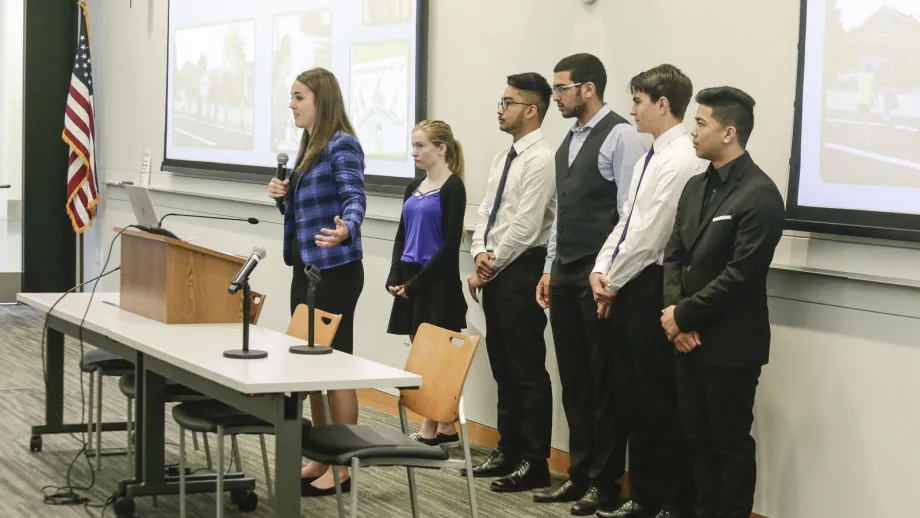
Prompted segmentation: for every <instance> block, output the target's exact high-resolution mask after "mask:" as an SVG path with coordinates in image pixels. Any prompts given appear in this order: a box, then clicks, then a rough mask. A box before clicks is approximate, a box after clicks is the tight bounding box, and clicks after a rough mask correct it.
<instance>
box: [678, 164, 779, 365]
mask: <svg viewBox="0 0 920 518" xmlns="http://www.w3.org/2000/svg"><path fill="white" fill-rule="evenodd" d="M733 167H734V169H733V170H732V173H731V175H730V176H729V178H728V182H727V184H726V185H725V186H724V187H723V188H722V191H721V192H720V193H719V194H717V195H716V197H715V198H714V199H713V200H712V202H711V203H710V205H709V208H708V210H707V211H706V213H705V214H703V215H702V218H701V217H700V216H701V214H700V213H701V211H702V210H703V197H704V196H705V194H706V189H707V181H706V174H705V173H704V174H701V175H697V176H695V177H693V178H691V179H690V181H689V182H687V185H686V187H684V191H683V193H682V194H681V197H680V201H679V202H678V205H677V215H676V218H675V221H674V230H673V232H672V234H671V238H670V240H669V241H668V245H667V247H666V248H665V254H664V255H665V257H664V301H665V306H671V305H676V306H677V308H676V309H675V311H674V315H675V321H676V323H677V326H678V327H679V328H680V330H681V331H685V332H687V331H698V332H699V333H700V339H701V342H702V345H700V346H699V347H698V348H697V349H696V350H694V351H693V352H691V353H688V358H692V359H693V360H695V361H696V362H698V363H699V364H701V365H708V366H718V367H754V366H760V365H764V364H766V363H767V361H768V359H769V356H770V317H769V311H768V309H767V286H766V284H767V272H768V270H769V267H770V263H771V262H772V261H773V252H774V250H775V249H776V245H777V244H778V243H779V240H780V238H781V237H782V232H783V222H784V220H785V213H786V211H785V206H784V204H783V198H782V196H781V195H780V193H779V190H778V189H777V188H776V184H774V183H773V180H771V179H770V177H769V176H767V175H766V174H765V173H764V172H763V171H762V170H761V169H760V168H759V167H757V164H755V163H754V161H753V159H751V156H750V155H749V154H747V153H745V154H744V155H742V156H741V157H739V158H738V160H737V162H736V163H735V164H734V165H733Z"/></svg>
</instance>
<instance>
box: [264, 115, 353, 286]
mask: <svg viewBox="0 0 920 518" xmlns="http://www.w3.org/2000/svg"><path fill="white" fill-rule="evenodd" d="M291 188H292V191H291V193H292V194H290V196H289V197H288V201H289V202H288V203H285V204H284V205H283V207H282V211H283V213H284V262H285V263H286V264H287V265H289V266H293V265H294V258H293V250H294V248H293V246H292V244H293V241H292V240H293V239H297V244H298V248H299V249H300V255H301V258H302V259H303V262H304V264H313V265H314V266H316V267H318V268H319V269H321V270H326V269H329V268H335V267H336V266H342V265H343V264H348V263H350V262H353V261H357V260H360V259H362V258H363V254H362V249H361V222H362V221H363V220H364V212H365V211H366V209H367V198H366V196H365V194H364V151H363V150H362V149H361V144H360V143H359V142H358V140H357V139H356V138H355V137H353V136H351V135H349V134H348V133H345V132H344V131H339V132H337V133H336V134H335V135H334V136H333V137H332V140H331V141H330V142H329V145H328V146H327V147H326V150H325V151H324V152H323V154H322V155H320V157H319V159H318V160H317V162H316V164H315V165H313V167H312V168H311V169H310V170H309V171H307V172H306V173H303V174H301V175H300V176H299V178H298V180H297V185H294V186H291ZM336 216H339V217H341V218H342V220H343V221H344V222H345V226H346V227H348V234H349V238H348V239H346V240H345V241H343V242H342V243H341V244H340V245H339V246H335V247H332V248H320V247H318V246H316V239H315V236H316V235H317V234H319V233H320V229H321V228H329V229H333V228H335V217H336Z"/></svg>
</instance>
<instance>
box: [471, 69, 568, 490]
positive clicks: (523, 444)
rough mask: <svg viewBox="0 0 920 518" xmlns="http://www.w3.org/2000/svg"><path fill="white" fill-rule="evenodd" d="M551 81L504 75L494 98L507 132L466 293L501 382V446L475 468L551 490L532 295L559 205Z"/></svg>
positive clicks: (542, 346)
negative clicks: (479, 313)
mask: <svg viewBox="0 0 920 518" xmlns="http://www.w3.org/2000/svg"><path fill="white" fill-rule="evenodd" d="M551 95H552V94H551V89H550V86H549V83H548V82H547V81H546V79H545V78H543V76H541V75H539V74H536V73H524V74H516V75H512V76H509V77H508V86H507V88H505V92H504V94H503V95H502V98H501V100H500V101H499V103H498V121H499V127H500V128H501V130H502V131H504V132H505V133H508V134H510V135H511V136H512V138H513V141H514V143H513V145H512V146H511V147H510V148H506V149H503V150H502V151H501V152H500V153H499V154H498V155H496V157H495V159H494V160H493V161H492V165H491V167H490V169H489V183H488V186H487V188H486V195H485V198H484V199H483V200H482V204H481V205H480V206H479V211H478V216H479V217H478V221H477V225H476V230H475V232H474V234H473V245H472V249H471V252H472V255H473V257H474V258H475V259H476V273H475V274H473V275H472V276H470V278H469V289H470V294H471V295H472V296H473V299H474V300H477V301H478V293H479V291H480V290H481V291H482V298H483V299H482V307H483V311H484V313H485V317H486V328H487V334H486V349H487V351H488V353H489V362H490V363H491V365H492V375H493V376H494V377H495V382H496V383H497V384H498V431H499V433H500V434H501V440H500V441H499V444H498V449H497V450H496V451H494V452H493V453H492V455H491V456H490V457H489V458H488V459H487V460H486V461H485V462H483V463H482V464H480V465H478V466H476V467H474V468H473V475H474V476H477V477H488V476H493V477H502V478H498V479H496V480H494V481H492V484H491V489H492V491H497V492H515V491H525V490H529V489H535V488H540V487H547V486H549V466H548V464H547V459H548V458H549V452H550V436H551V434H552V415H553V398H552V386H551V384H550V379H549V374H548V373H547V372H546V367H545V360H546V343H545V342H544V340H543V330H544V329H545V328H546V314H545V313H544V312H543V309H541V308H540V306H539V305H537V303H536V302H535V301H534V299H533V295H532V294H533V291H532V290H533V286H534V284H535V283H536V282H538V281H539V280H540V275H541V274H542V273H543V263H544V261H545V260H546V242H547V240H548V239H549V233H550V228H551V226H552V222H553V217H554V213H555V209H556V185H555V178H556V174H555V167H554V162H553V151H552V148H551V147H550V146H549V144H548V143H547V142H546V140H544V139H543V130H542V129H541V125H542V123H543V118H544V117H545V116H546V112H547V111H548V110H549V100H550V96H551Z"/></svg>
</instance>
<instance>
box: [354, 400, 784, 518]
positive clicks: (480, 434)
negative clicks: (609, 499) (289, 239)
mask: <svg viewBox="0 0 920 518" xmlns="http://www.w3.org/2000/svg"><path fill="white" fill-rule="evenodd" d="M398 399H399V398H397V397H396V396H393V395H391V394H388V393H386V392H381V391H379V390H375V389H361V390H358V402H359V403H360V404H362V405H365V406H369V407H371V408H373V409H376V410H379V411H381V412H385V413H387V414H390V415H393V416H396V415H399V409H398V407H397V401H398ZM406 417H407V418H408V419H409V421H411V422H413V423H421V422H422V416H420V415H418V414H416V413H415V412H412V411H407V412H406ZM466 429H467V431H468V432H469V434H470V442H471V443H472V444H475V445H477V446H482V447H483V448H491V449H495V448H497V447H498V438H499V435H498V430H496V429H495V428H492V427H491V426H486V425H484V424H481V423H477V422H475V421H467V422H466ZM569 464H570V459H569V453H568V452H565V451H562V450H558V449H556V448H553V449H551V450H550V454H549V470H550V471H551V472H553V473H556V474H561V475H565V474H566V473H568V472H569ZM619 482H620V487H621V488H622V494H623V496H624V497H625V496H628V495H629V473H626V474H625V475H623V478H621V479H620V480H619ZM751 518H767V517H766V516H762V515H759V514H752V515H751Z"/></svg>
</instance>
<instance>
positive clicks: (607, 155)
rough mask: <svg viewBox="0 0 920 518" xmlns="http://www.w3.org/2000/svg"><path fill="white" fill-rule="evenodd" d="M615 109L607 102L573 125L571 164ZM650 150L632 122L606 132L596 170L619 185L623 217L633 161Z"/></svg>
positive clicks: (551, 247) (552, 246)
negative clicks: (593, 113)
mask: <svg viewBox="0 0 920 518" xmlns="http://www.w3.org/2000/svg"><path fill="white" fill-rule="evenodd" d="M611 111H612V110H611V109H610V105H609V104H607V103H604V105H603V106H601V109H600V110H598V112H597V113H596V114H595V115H594V117H591V120H589V121H588V123H587V124H585V125H584V126H581V125H580V124H579V123H577V122H576V123H575V124H574V125H572V128H571V129H570V130H569V131H570V132H571V133H572V140H571V141H570V142H569V166H571V165H572V162H574V161H575V158H576V157H577V156H578V152H579V151H581V148H582V146H584V144H585V141H586V140H587V139H588V135H590V134H591V130H593V129H594V126H596V125H597V124H598V123H599V122H600V121H601V119H603V118H604V117H606V116H607V114H608V113H610V112H611ZM647 152H648V146H647V145H645V141H644V140H642V135H641V134H640V133H639V132H638V131H636V128H635V127H634V126H633V125H631V124H617V125H616V126H614V127H613V129H611V130H610V133H608V134H607V138H605V139H604V143H603V144H601V149H600V151H599V152H598V154H597V169H598V171H600V173H601V176H603V177H604V178H605V179H606V180H607V181H608V182H615V183H616V184H617V213H619V214H620V218H621V219H622V218H623V217H624V215H623V212H624V211H625V210H626V209H624V208H623V207H624V206H625V205H626V197H627V196H628V189H627V188H626V186H628V185H629V184H630V182H631V177H632V172H633V164H635V163H636V160H639V158H640V157H644V156H645V154H646V153H647ZM556 224H557V222H556V221H554V222H553V227H552V230H551V231H550V234H549V244H548V245H547V253H546V263H545V265H544V267H543V273H549V272H550V270H552V267H553V261H555V260H556Z"/></svg>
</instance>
